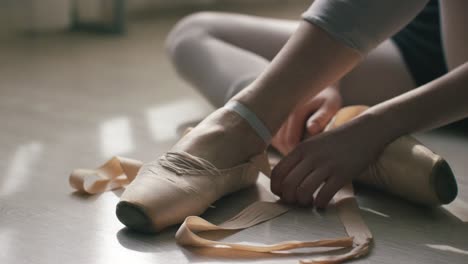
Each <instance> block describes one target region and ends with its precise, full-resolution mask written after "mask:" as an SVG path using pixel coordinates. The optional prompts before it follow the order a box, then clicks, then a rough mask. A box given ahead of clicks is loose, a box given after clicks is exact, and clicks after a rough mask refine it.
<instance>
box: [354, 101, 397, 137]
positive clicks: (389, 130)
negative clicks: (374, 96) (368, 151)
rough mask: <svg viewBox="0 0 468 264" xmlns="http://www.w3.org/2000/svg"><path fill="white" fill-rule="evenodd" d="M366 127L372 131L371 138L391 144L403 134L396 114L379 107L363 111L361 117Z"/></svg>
mask: <svg viewBox="0 0 468 264" xmlns="http://www.w3.org/2000/svg"><path fill="white" fill-rule="evenodd" d="M358 118H359V119H361V122H363V123H365V124H364V127H365V129H367V130H368V131H370V133H371V134H372V135H371V138H374V139H375V140H376V141H378V142H379V143H380V144H385V145H387V144H389V143H390V142H392V141H394V140H396V139H397V138H399V137H400V136H402V135H403V134H406V133H405V132H403V131H402V129H401V127H400V126H398V122H395V120H397V119H396V117H395V114H394V113H392V112H391V111H390V110H388V109H377V108H375V107H371V108H369V109H368V110H366V111H365V112H363V113H362V114H361V115H360V116H359V117H358Z"/></svg>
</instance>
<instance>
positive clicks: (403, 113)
mask: <svg viewBox="0 0 468 264" xmlns="http://www.w3.org/2000/svg"><path fill="white" fill-rule="evenodd" d="M467 98H468V62H467V63H464V64H462V65H461V66H459V67H458V68H456V69H454V70H453V71H451V72H449V73H447V74H446V75H444V76H442V77H440V78H438V79H436V80H434V81H432V82H430V83H427V84H425V85H423V86H421V87H419V88H417V89H415V90H412V91H410V92H407V93H405V94H402V95H400V96H398V97H395V98H393V99H391V100H388V101H385V102H383V103H381V104H378V105H376V106H374V107H372V108H370V109H369V110H368V111H366V113H365V115H368V116H373V117H374V118H370V119H371V120H374V125H373V127H374V128H375V130H374V131H379V133H381V137H382V139H383V140H384V141H386V142H390V141H392V140H394V139H396V138H398V137H400V136H402V135H405V134H411V133H414V132H418V131H422V130H427V129H432V128H436V127H439V126H442V125H445V124H448V123H450V122H453V121H456V120H459V119H462V118H464V117H467V116H468V104H467V102H466V100H467Z"/></svg>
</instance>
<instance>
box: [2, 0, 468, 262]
mask: <svg viewBox="0 0 468 264" xmlns="http://www.w3.org/2000/svg"><path fill="white" fill-rule="evenodd" d="M278 3H279V2H278ZM304 7H305V6H304V5H295V6H291V7H287V8H284V7H281V6H280V7H270V8H269V9H268V10H263V11H255V12H256V13H258V14H262V15H277V16H282V17H285V16H286V17H298V16H299V14H300V12H301V11H302V10H303V9H304ZM157 17H158V18H154V19H146V20H141V21H139V22H132V23H131V24H130V27H129V34H128V35H127V36H125V37H112V36H100V35H93V34H58V35H55V34H51V35H46V36H40V37H39V36H37V37H34V38H31V37H24V36H17V37H14V38H12V39H9V40H8V41H3V42H2V43H0V122H1V125H2V127H1V130H0V172H1V173H0V263H5V264H6V263H8V264H10V263H12V264H19V263H34V264H46V263H47V264H49V263H70V264H73V263H76V264H78V263H80V264H81V263H103V264H104V263H125V264H128V263H187V262H195V263H220V262H228V263H232V262H257V263H258V262H263V263H297V260H298V259H300V258H301V257H307V256H312V255H311V254H306V255H304V256H302V255H296V256H288V257H287V256H281V255H271V254H257V255H255V256H253V255H248V254H239V255H238V256H234V254H232V253H229V254H231V255H230V256H225V254H221V253H226V252H222V251H217V252H219V254H218V253H207V252H206V251H202V250H192V249H186V248H181V247H179V246H177V245H176V244H175V243H174V238H173V237H174V233H175V230H176V228H171V229H169V230H167V231H165V232H162V233H161V234H158V235H156V236H144V235H138V234H134V233H132V232H128V231H127V230H125V229H124V228H123V226H122V225H121V224H120V223H119V222H118V220H117V218H116V217H115V214H114V209H115V204H116V203H117V201H118V196H119V194H120V192H119V191H116V192H109V193H104V194H102V195H97V196H91V197H86V196H80V195H77V194H74V193H73V191H72V189H71V188H70V187H69V185H68V175H69V173H70V172H71V170H72V169H74V168H79V167H94V166H96V165H98V164H100V163H102V162H103V161H105V160H106V159H108V158H109V157H110V156H111V155H112V154H117V155H123V156H128V157H134V158H137V159H142V160H150V159H152V158H155V157H157V156H159V155H160V154H162V153H163V152H164V151H165V150H167V149H168V148H169V147H170V146H171V145H172V144H173V143H174V142H175V141H176V138H177V133H176V132H177V129H178V127H179V126H180V125H181V124H185V123H187V122H190V121H194V120H197V119H200V118H201V117H203V116H204V115H206V114H207V113H209V111H211V108H210V106H209V105H208V104H207V103H206V101H205V100H204V99H202V98H201V97H200V96H199V95H198V94H196V93H195V92H194V91H193V90H192V89H191V88H190V87H188V86H187V85H186V84H184V83H183V82H182V81H180V80H179V79H177V77H176V75H175V73H174V71H173V70H172V68H171V67H170V65H169V62H168V61H167V59H166V57H165V56H164V51H163V46H162V43H163V39H164V36H165V35H166V34H167V32H168V30H169V29H170V27H171V25H173V24H174V22H175V21H176V20H177V16H166V15H164V16H162V15H158V16H157ZM420 138H421V139H422V140H423V141H424V142H425V143H427V144H428V145H429V146H431V147H432V148H433V149H434V150H436V151H438V152H439V153H441V154H442V155H443V156H445V157H446V158H447V159H448V161H449V162H450V164H451V165H452V167H453V169H454V171H455V173H456V175H457V178H458V180H459V183H460V187H461V192H462V194H461V196H462V197H463V198H464V199H465V200H468V199H467V198H468V192H467V191H468V188H467V187H468V175H467V172H466V171H467V169H468V165H467V154H468V148H467V146H468V136H461V135H457V134H453V133H449V132H437V133H434V132H432V133H428V134H424V135H421V136H420ZM415 188H417V186H416V187H415ZM255 195H256V190H255V189H250V190H246V191H244V192H243V193H241V194H237V195H232V196H230V197H227V198H226V199H223V200H222V201H220V202H218V203H217V204H216V209H209V210H208V212H207V213H206V214H205V216H206V217H207V218H208V219H210V220H214V221H215V222H216V221H220V220H222V219H226V218H227V217H228V216H231V215H232V214H233V213H235V212H236V211H237V210H238V209H240V208H242V207H243V206H245V205H246V204H247V203H248V202H249V201H251V200H252V199H254V198H255ZM359 202H360V205H361V207H362V208H361V209H362V211H361V213H362V215H363V217H364V219H365V221H366V222H367V223H368V225H369V227H370V228H371V230H372V231H373V233H374V235H375V246H374V248H373V249H372V253H371V255H370V256H369V257H368V258H365V259H362V260H359V261H357V263H367V262H369V263H389V264H390V263H392V264H393V263H468V239H467V237H468V236H467V235H468V225H466V224H462V223H461V222H459V221H458V220H456V219H455V218H453V217H452V216H450V215H448V214H446V213H445V211H444V210H442V209H432V210H430V209H423V208H418V207H416V206H413V205H410V204H407V203H405V202H403V201H401V200H398V199H395V198H391V197H388V196H385V195H382V194H379V193H377V192H373V191H363V192H361V193H360V194H359ZM340 235H344V230H343V228H342V225H341V224H340V222H339V220H338V218H337V217H336V214H335V212H334V211H333V209H331V210H328V211H327V212H323V213H317V212H315V211H313V210H296V211H293V212H290V213H288V214H286V215H283V216H281V217H279V218H277V219H274V220H272V221H269V222H267V223H264V224H262V225H259V226H256V227H253V228H251V229H249V230H246V231H243V232H240V233H238V234H236V235H233V236H231V237H229V238H227V240H230V241H251V242H269V243H272V242H278V241H281V240H306V239H307V240H311V239H319V238H327V237H336V236H340ZM428 245H439V246H440V245H443V246H450V247H453V248H455V249H458V251H456V250H455V249H453V248H452V250H451V251H447V250H440V249H433V248H431V247H429V246H428Z"/></svg>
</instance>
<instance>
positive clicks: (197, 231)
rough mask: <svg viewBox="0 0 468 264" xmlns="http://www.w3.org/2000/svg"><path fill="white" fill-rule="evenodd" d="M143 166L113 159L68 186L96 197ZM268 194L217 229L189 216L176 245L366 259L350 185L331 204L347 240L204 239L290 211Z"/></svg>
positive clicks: (363, 230) (76, 175) (364, 232)
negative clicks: (308, 251)
mask: <svg viewBox="0 0 468 264" xmlns="http://www.w3.org/2000/svg"><path fill="white" fill-rule="evenodd" d="M142 164H143V163H142V162H140V161H137V160H133V159H128V158H122V157H114V158H112V159H111V160H109V161H108V162H106V163H105V164H104V165H102V166H101V167H99V168H98V169H95V170H83V169H78V170H74V171H73V172H72V174H71V175H70V185H71V186H72V187H73V188H74V189H76V190H78V191H81V192H84V193H88V194H96V193H100V192H104V191H108V190H112V189H116V188H121V187H124V186H125V185H127V184H128V183H130V182H131V181H132V180H133V179H134V178H135V177H136V175H137V173H138V170H139V168H140V167H141V166H142ZM266 193H268V195H269V197H268V199H267V200H269V201H257V202H254V203H253V204H251V205H250V206H248V207H247V208H245V209H244V210H242V211H241V212H240V213H239V214H237V215H236V216H234V217H233V218H231V219H229V220H227V221H225V222H224V223H222V224H220V225H214V224H212V223H210V222H208V221H206V220H204V219H203V218H201V217H199V216H188V217H187V218H186V219H185V221H184V222H183V223H182V225H181V226H180V228H179V230H178V231H177V233H176V236H175V238H176V242H177V243H178V244H180V245H183V246H194V247H209V248H214V250H216V249H215V248H218V247H222V248H231V249H236V250H244V251H250V252H277V251H287V250H291V249H298V248H313V247H321V248H323V247H332V248H350V249H351V250H350V251H349V252H348V253H345V254H342V255H334V256H324V257H320V258H316V259H309V260H301V261H300V262H301V263H340V262H343V261H346V260H349V259H352V258H356V257H361V256H363V255H366V254H367V253H368V251H369V244H370V243H371V241H372V234H371V232H370V231H369V229H368V228H367V226H366V225H365V223H364V221H363V220H362V218H361V216H360V214H359V208H358V206H357V202H356V200H355V197H354V192H353V188H352V185H348V186H346V187H345V188H343V189H342V190H340V191H339V192H338V193H337V194H336V195H335V198H334V204H335V205H336V207H337V212H338V216H339V218H340V220H341V221H342V223H343V225H344V226H345V229H346V232H347V233H348V235H349V237H342V238H336V239H322V240H314V241H285V242H280V243H276V244H270V245H255V246H253V245H250V244H243V243H227V242H220V241H215V240H209V239H207V238H204V236H203V235H204V233H205V232H207V231H225V230H242V229H246V228H249V227H251V226H254V225H257V224H259V223H262V222H265V221H268V220H270V219H273V218H275V217H278V216H280V215H282V214H285V213H286V212H287V211H289V210H290V207H288V206H286V205H283V204H280V203H278V202H271V201H272V200H275V198H274V195H273V194H271V193H270V192H266Z"/></svg>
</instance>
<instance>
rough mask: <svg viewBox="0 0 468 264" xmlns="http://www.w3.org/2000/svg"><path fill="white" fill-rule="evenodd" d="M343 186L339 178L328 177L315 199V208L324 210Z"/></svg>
mask: <svg viewBox="0 0 468 264" xmlns="http://www.w3.org/2000/svg"><path fill="white" fill-rule="evenodd" d="M344 184H345V183H344V181H343V180H342V179H341V178H340V177H336V176H335V177H329V178H328V180H327V182H326V183H325V185H323V187H322V189H320V191H319V193H318V194H317V197H316V198H315V206H316V207H317V208H326V207H327V205H328V203H329V202H330V200H331V199H332V198H333V196H335V194H336V193H337V192H338V191H339V190H340V189H341V188H342V187H343V186H344Z"/></svg>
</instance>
